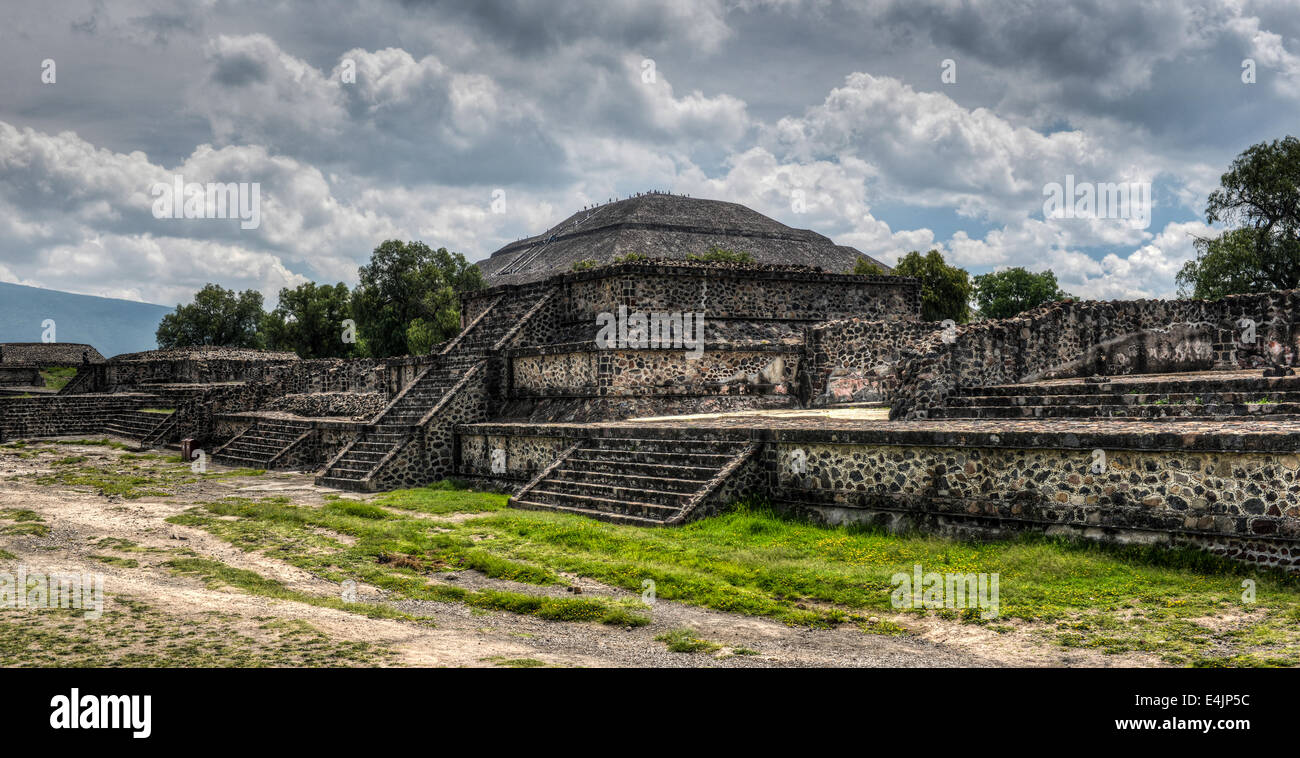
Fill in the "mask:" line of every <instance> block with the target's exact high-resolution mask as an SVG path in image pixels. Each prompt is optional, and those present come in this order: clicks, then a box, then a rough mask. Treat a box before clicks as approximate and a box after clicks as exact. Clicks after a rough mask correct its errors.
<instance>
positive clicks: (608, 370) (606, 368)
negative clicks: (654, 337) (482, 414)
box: [511, 345, 800, 397]
mask: <svg viewBox="0 0 1300 758" xmlns="http://www.w3.org/2000/svg"><path fill="white" fill-rule="evenodd" d="M799 360H800V354H799V353H798V352H796V351H795V350H753V349H751V350H744V349H735V350H720V349H717V348H709V349H706V350H705V351H704V352H703V353H702V354H701V355H700V357H699V358H691V357H689V355H688V354H687V353H686V352H685V351H682V350H676V349H673V350H597V349H594V348H593V347H591V346H590V345H575V346H572V347H571V348H569V349H568V350H564V351H559V352H550V351H548V352H545V353H541V354H533V355H528V354H526V353H520V354H516V356H515V357H514V358H513V360H512V362H511V365H512V370H513V384H512V397H545V396H595V395H689V394H729V393H731V394H748V393H754V394H778V395H792V393H793V389H794V381H795V377H796V375H797V372H798V368H799Z"/></svg>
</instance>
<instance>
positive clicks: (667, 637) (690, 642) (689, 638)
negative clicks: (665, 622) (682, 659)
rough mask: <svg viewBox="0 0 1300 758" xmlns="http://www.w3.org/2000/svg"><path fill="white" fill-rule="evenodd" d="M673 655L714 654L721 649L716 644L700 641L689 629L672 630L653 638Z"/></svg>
mask: <svg viewBox="0 0 1300 758" xmlns="http://www.w3.org/2000/svg"><path fill="white" fill-rule="evenodd" d="M655 640H656V641H657V642H662V643H664V644H665V645H667V646H668V650H669V651H670V652H673V653H714V652H717V651H719V650H721V649H722V646H721V645H719V644H718V643H716V642H710V641H708V640H704V639H700V638H699V637H696V636H695V632H694V631H693V630H691V629H673V630H671V631H667V632H664V633H663V634H661V635H659V636H658V637H655Z"/></svg>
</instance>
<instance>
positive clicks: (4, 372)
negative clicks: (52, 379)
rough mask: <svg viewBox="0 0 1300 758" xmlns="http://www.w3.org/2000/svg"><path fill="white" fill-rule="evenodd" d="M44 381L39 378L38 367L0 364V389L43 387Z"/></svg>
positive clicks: (33, 365)
mask: <svg viewBox="0 0 1300 758" xmlns="http://www.w3.org/2000/svg"><path fill="white" fill-rule="evenodd" d="M44 386H45V379H44V378H43V377H42V376H41V369H40V366H37V365H35V364H29V365H23V364H20V363H15V364H8V363H6V364H0V387H44Z"/></svg>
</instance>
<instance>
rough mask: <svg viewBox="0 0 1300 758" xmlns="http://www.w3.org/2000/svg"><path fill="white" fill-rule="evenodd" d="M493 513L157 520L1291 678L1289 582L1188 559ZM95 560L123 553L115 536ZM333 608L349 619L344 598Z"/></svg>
mask: <svg viewBox="0 0 1300 758" xmlns="http://www.w3.org/2000/svg"><path fill="white" fill-rule="evenodd" d="M32 449H33V448H19V450H32ZM120 457H122V458H125V457H126V456H120ZM128 463H130V464H131V470H130V471H126V472H111V471H104V470H100V469H96V471H97V472H98V473H96V474H95V476H97V477H105V478H110V479H111V477H124V476H140V477H144V478H146V479H149V478H150V477H155V476H157V477H159V478H160V479H161V480H162V481H160V482H152V481H150V482H140V483H130V486H129V487H128V488H127V489H128V491H131V492H135V491H139V490H141V489H149V488H152V487H160V488H168V487H172V488H174V486H175V485H176V484H177V482H180V481H185V480H187V479H189V478H191V477H193V476H194V475H192V474H191V473H190V472H189V468H188V466H187V465H186V464H184V463H183V462H173V461H171V460H169V459H162V460H158V456H135V457H134V459H133V460H130V461H128ZM84 468H86V467H80V466H77V465H76V464H70V465H68V466H67V467H66V469H67V471H65V472H61V473H63V474H65V475H73V476H86V475H87V474H85V472H84V471H83V469H84ZM105 468H108V467H105ZM117 468H122V466H121V464H117ZM137 468H138V469H141V470H142V471H137V470H135V469H137ZM160 472H161V473H160ZM168 472H170V473H168ZM227 475H229V474H227ZM169 476H171V477H174V478H172V479H168V478H167V477H169ZM55 481H64V480H63V479H57V478H56V479H55ZM97 481H98V480H97ZM506 501H507V498H506V496H505V495H502V494H496V493H483V492H473V491H470V490H468V489H465V488H464V487H463V486H462V485H459V484H457V483H455V482H442V483H439V484H438V485H435V486H430V487H420V488H415V489H407V490H399V491H395V492H389V493H384V494H381V495H377V496H371V497H369V498H367V499H366V500H364V501H363V500H357V499H352V498H343V497H330V496H327V498H326V499H325V501H324V502H323V503H321V504H319V505H301V504H295V503H293V502H291V501H290V500H289V499H288V498H284V497H267V498H259V499H252V498H242V497H228V498H223V499H220V500H216V501H213V502H208V503H202V504H200V505H197V506H195V507H192V508H190V509H189V510H187V511H185V512H184V513H182V514H180V515H177V516H173V517H172V518H170V519H168V521H170V522H172V523H176V524H185V525H189V526H194V527H198V528H202V529H205V530H207V531H209V532H210V533H212V534H214V535H216V536H217V537H219V538H221V539H223V540H225V541H227V542H229V543H231V544H233V545H236V546H238V547H240V548H241V549H244V550H248V551H258V552H261V553H263V554H265V555H267V556H268V557H271V558H274V559H277V560H281V561H284V562H287V563H289V564H291V565H294V566H297V567H299V568H301V569H303V570H305V571H308V572H310V573H311V574H313V575H315V576H317V577H320V578H322V579H324V580H326V581H330V582H342V581H345V580H354V581H357V582H360V583H365V584H368V585H370V586H372V587H375V588H378V589H379V590H380V591H382V592H384V593H387V594H388V596H389V597H390V598H391V599H392V600H396V601H401V600H408V599H409V600H415V601H434V602H453V603H463V604H465V605H467V606H469V607H471V608H473V609H475V610H476V611H502V612H509V613H515V614H522V615H531V616H535V617H538V618H543V619H549V620H564V621H596V622H602V623H606V624H613V625H621V626H636V625H640V624H644V623H647V622H648V619H647V618H646V614H647V613H648V612H647V610H646V609H645V607H644V606H642V605H640V604H639V603H635V602H634V601H632V600H628V601H622V600H619V599H614V598H610V597H608V596H603V595H599V594H587V595H576V596H573V595H570V596H563V595H561V596H555V594H556V593H555V588H557V587H562V586H565V585H568V584H569V579H567V578H566V577H568V576H580V577H585V578H590V579H594V580H596V581H599V582H601V583H603V584H606V585H608V586H612V587H616V588H621V589H623V590H625V591H626V593H625V595H626V597H629V598H631V597H635V596H637V595H639V594H640V593H641V592H642V590H643V588H644V587H645V586H647V585H646V582H647V581H649V582H653V586H654V588H655V594H656V596H657V597H658V598H659V599H663V600H672V601H676V602H681V603H686V604H690V605H695V606H700V607H705V608H711V609H716V610H720V611H726V612H731V613H738V614H743V615H748V616H761V617H767V618H772V619H775V620H778V621H782V622H784V623H787V624H791V625H798V626H808V627H831V626H836V625H840V624H846V623H847V624H853V625H854V626H855V627H856V628H857V629H859V630H861V631H862V632H863V633H869V634H881V635H906V634H914V633H916V629H917V628H918V627H919V623H920V621H921V619H922V617H923V616H931V617H934V616H940V617H944V618H951V619H953V620H954V621H955V622H960V623H969V624H980V625H983V626H984V627H985V628H986V629H988V630H989V631H990V632H995V633H998V634H1028V635H1032V636H1034V637H1036V638H1038V639H1040V640H1041V641H1043V642H1045V643H1049V644H1056V645H1060V646H1063V647H1070V648H1078V649H1089V650H1097V651H1100V652H1103V653H1108V654H1120V653H1151V654H1154V655H1156V656H1158V657H1160V658H1161V659H1163V660H1165V661H1167V662H1170V663H1175V664H1182V665H1193V666H1225V665H1231V666H1243V665H1269V666H1280V665H1288V666H1290V665H1297V664H1300V579H1297V578H1294V577H1291V578H1288V577H1285V576H1282V575H1281V574H1278V573H1274V572H1269V571H1262V570H1256V569H1252V568H1250V567H1247V566H1243V565H1241V564H1237V563H1232V562H1228V561H1226V560H1224V559H1220V558H1216V557H1214V556H1212V555H1209V554H1207V553H1204V552H1199V551H1193V550H1174V549H1162V548H1156V547H1140V546H1109V545H1101V544H1097V543H1088V542H1074V541H1066V540H1060V539H1051V538H1046V537H1041V536H1028V537H1023V538H1019V539H1012V540H1001V541H996V542H981V543H975V542H955V541H951V540H947V539H943V538H939V537H934V536H927V535H918V534H911V535H896V534H888V533H884V532H878V531H872V530H868V529H851V528H840V527H825V526H819V525H815V524H810V523H806V522H802V521H798V520H794V519H790V518H786V517H783V516H782V515H780V514H778V513H776V512H774V511H772V510H771V509H769V508H767V507H765V506H764V505H763V504H761V503H749V504H741V505H739V506H736V507H734V508H733V509H731V510H729V511H727V512H726V513H723V514H721V515H719V516H715V517H712V518H708V519H704V520H701V521H697V522H694V523H691V524H688V525H686V526H683V527H679V528H673V529H641V528H637V527H631V526H621V525H616V524H607V523H603V522H597V521H592V520H589V519H585V518H581V517H577V516H571V515H567V514H556V513H546V512H536V511H518V510H512V509H508V508H506ZM15 529H16V530H18V531H19V533H30V534H35V533H38V532H40V533H48V527H47V526H46V525H45V524H44V523H43V522H42V521H41V520H40V517H39V516H38V515H37V514H35V513H33V512H31V511H25V510H24V509H20V508H7V509H4V510H0V532H8V533H13V530H15ZM97 547H98V548H99V552H101V553H104V552H107V553H121V554H122V555H120V556H118V557H119V558H121V559H122V560H130V559H131V558H132V556H131V555H130V553H131V552H133V551H132V545H131V543H129V542H127V541H123V542H122V543H121V544H116V543H115V544H100V545H98V546H97ZM201 560H202V559H196V558H181V559H178V561H173V562H171V563H169V564H168V568H170V569H172V570H174V571H178V572H181V573H188V574H191V575H194V576H199V577H201V578H203V579H204V581H206V582H210V583H214V584H216V585H218V586H227V587H232V588H235V589H238V590H240V591H246V592H251V593H254V594H262V595H267V596H272V597H279V598H284V599H288V600H296V601H301V602H311V603H315V604H323V605H330V606H331V607H343V606H342V605H341V602H342V601H341V600H336V599H334V598H316V597H314V596H310V595H303V593H294V592H292V591H291V590H289V588H287V587H285V586H284V585H282V584H281V583H278V582H274V581H273V580H269V579H264V578H261V577H258V576H257V575H256V574H253V573H252V572H241V570H238V569H233V568H231V567H223V566H222V565H221V564H215V563H214V562H206V563H205V562H196V561H201ZM916 564H920V565H921V566H922V567H923V570H924V571H926V572H931V571H935V572H940V573H944V572H953V573H963V574H966V573H988V574H992V573H997V574H998V575H999V577H1000V598H999V599H1000V615H999V616H998V617H997V618H996V619H991V620H987V621H986V620H983V619H981V618H979V616H978V614H965V615H962V614H957V613H955V612H951V611H940V612H935V611H924V610H899V609H895V608H894V607H893V606H892V605H891V603H890V594H891V592H892V591H893V589H894V587H895V585H894V583H893V582H892V581H891V580H892V577H893V575H895V574H897V573H904V574H910V573H911V571H912V567H913V566H914V565H916ZM465 570H472V571H475V572H479V573H481V574H483V575H485V576H487V577H489V578H492V579H496V580H502V581H504V582H513V583H517V584H518V585H524V586H523V587H519V586H511V585H492V586H491V587H490V588H466V587H463V586H460V585H458V584H457V583H454V582H451V581H447V580H446V579H445V578H444V575H446V574H449V573H454V572H458V571H465ZM1244 579H1253V580H1254V581H1255V582H1256V594H1257V602H1254V603H1246V602H1244V601H1243V599H1242V587H1241V584H1242V581H1243V580H1244ZM476 586H477V585H476ZM377 607H382V608H385V609H388V610H389V611H391V608H390V607H389V606H377ZM347 609H348V610H359V609H358V608H357V607H356V604H348V608H347ZM376 612H378V611H376Z"/></svg>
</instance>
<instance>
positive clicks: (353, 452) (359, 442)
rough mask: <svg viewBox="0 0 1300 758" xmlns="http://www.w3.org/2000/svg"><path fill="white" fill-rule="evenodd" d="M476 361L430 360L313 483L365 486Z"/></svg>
mask: <svg viewBox="0 0 1300 758" xmlns="http://www.w3.org/2000/svg"><path fill="white" fill-rule="evenodd" d="M477 363H478V361H477V360H475V359H474V358H473V356H468V357H467V356H457V357H454V358H446V359H443V360H438V361H436V362H435V363H432V364H430V365H429V366H428V367H427V368H426V369H425V370H424V371H423V372H421V373H420V375H419V376H417V377H416V378H415V380H413V381H412V382H411V384H410V385H408V386H407V387H406V388H404V389H403V390H402V392H400V393H398V395H397V397H395V398H393V400H392V402H390V403H389V404H388V407H387V408H385V409H384V410H383V411H382V412H381V413H380V414H379V415H378V416H377V417H376V418H375V420H374V421H372V422H371V423H370V424H368V425H367V426H366V428H365V429H363V430H362V431H361V433H360V434H359V435H358V436H357V439H356V440H354V441H353V442H352V443H351V444H349V445H347V446H346V447H344V448H343V449H342V450H341V451H339V453H338V455H336V456H335V457H334V459H333V460H331V461H330V462H329V463H327V464H326V465H325V469H324V471H323V472H322V473H321V475H320V476H318V477H316V483H317V484H319V485H322V486H326V487H340V488H342V489H354V490H355V489H364V486H363V483H364V482H365V480H366V479H368V478H369V477H370V476H371V475H372V474H373V473H374V472H375V471H376V470H377V469H378V467H379V465H380V464H381V463H382V462H383V460H384V458H385V457H386V456H388V455H389V454H390V453H392V452H394V451H396V450H397V449H398V447H399V446H400V445H401V444H402V443H404V442H405V441H406V440H407V439H408V438H410V437H411V435H412V434H414V433H415V431H416V429H417V428H418V425H419V423H420V421H421V420H422V419H423V418H424V417H425V416H426V415H428V414H429V412H430V411H432V410H433V408H434V407H435V406H436V405H437V404H438V402H439V401H440V400H441V399H442V398H443V397H444V396H445V395H446V394H447V392H448V391H449V390H451V388H452V387H454V386H455V385H456V383H457V382H459V381H460V380H461V378H462V377H463V376H464V375H465V374H466V373H467V372H468V371H469V370H470V369H472V368H473V367H474V366H475V365H477Z"/></svg>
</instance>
